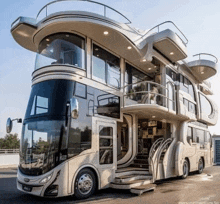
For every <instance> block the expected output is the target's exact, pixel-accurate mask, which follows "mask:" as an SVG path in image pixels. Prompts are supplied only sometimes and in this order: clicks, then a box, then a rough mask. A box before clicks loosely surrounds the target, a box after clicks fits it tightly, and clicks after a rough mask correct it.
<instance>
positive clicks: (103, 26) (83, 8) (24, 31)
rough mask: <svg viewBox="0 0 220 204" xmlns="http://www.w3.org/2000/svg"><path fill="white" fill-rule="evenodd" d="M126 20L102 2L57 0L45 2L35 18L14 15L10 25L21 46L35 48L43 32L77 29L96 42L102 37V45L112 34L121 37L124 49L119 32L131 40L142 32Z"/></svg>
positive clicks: (32, 49)
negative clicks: (14, 18)
mask: <svg viewBox="0 0 220 204" xmlns="http://www.w3.org/2000/svg"><path fill="white" fill-rule="evenodd" d="M129 24H131V21H130V20H129V19H128V18H127V17H126V16H125V15H123V14H122V13H120V12H119V11H117V10H115V9H114V8H112V7H110V6H107V5H105V4H102V3H99V2H95V1H90V0H59V1H52V2H50V3H48V4H46V5H45V6H44V7H43V8H42V9H41V10H40V11H39V12H38V14H37V16H36V19H33V18H29V17H19V18H17V19H16V20H15V21H14V22H13V23H12V25H11V33H12V35H13V37H14V38H15V40H16V41H17V42H18V43H19V44H20V45H21V46H23V47H25V48H26V49H29V50H31V51H34V52H36V51H37V49H38V44H39V43H40V41H41V40H42V39H43V38H44V37H45V36H47V35H51V34H54V33H59V32H70V33H72V32H76V33H80V34H82V35H84V36H88V37H90V38H91V39H93V40H95V41H97V42H99V41H100V40H103V42H102V41H100V44H102V45H103V46H105V43H104V42H105V40H106V38H107V37H108V36H111V39H112V41H114V40H115V41H116V40H118V42H119V43H120V40H122V41H123V43H124V46H123V50H124V49H126V48H127V46H129V43H128V42H125V40H123V39H122V35H125V36H126V37H127V38H128V39H130V40H131V39H133V38H137V37H140V36H142V35H141V34H140V33H139V32H138V31H137V30H136V29H134V28H132V27H131V26H129ZM104 32H106V33H104ZM118 35H121V39H120V38H119V36H118ZM123 38H124V39H125V37H124V36H123ZM99 39H100V40H99ZM109 39H110V38H109ZM128 39H127V40H128ZM108 44H111V42H108ZM131 44H132V43H131ZM112 50H114V49H112ZM133 54H134V53H133Z"/></svg>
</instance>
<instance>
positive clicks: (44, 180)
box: [40, 173, 53, 183]
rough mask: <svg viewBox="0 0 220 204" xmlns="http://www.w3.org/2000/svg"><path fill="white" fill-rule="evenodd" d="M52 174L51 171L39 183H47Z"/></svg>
mask: <svg viewBox="0 0 220 204" xmlns="http://www.w3.org/2000/svg"><path fill="white" fill-rule="evenodd" d="M52 176H53V173H52V174H50V175H49V176H46V177H44V178H43V179H41V180H40V183H47V182H48V181H49V180H50V179H51V178H52Z"/></svg>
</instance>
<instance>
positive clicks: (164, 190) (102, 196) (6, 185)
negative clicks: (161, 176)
mask: <svg viewBox="0 0 220 204" xmlns="http://www.w3.org/2000/svg"><path fill="white" fill-rule="evenodd" d="M16 174H17V169H16V168H7V169H0V203H1V204H8V203H10V204H12V203H15V204H30V203H33V204H35V203H38V204H41V203H47V204H54V203H64V204H65V203H71V204H72V203H86V204H87V203H88V204H93V203H95V204H99V203H100V204H101V203H103V204H130V203H134V204H173V203H178V204H220V166H213V167H209V168H207V169H205V170H204V172H203V173H202V174H196V173H192V174H190V176H189V177H188V178H187V179H185V180H182V179H179V178H171V179H166V180H162V181H159V182H157V188H156V189H155V191H152V192H147V193H144V194H142V195H141V196H136V195H134V194H131V193H130V192H129V191H124V190H114V189H104V190H100V191H98V192H96V193H95V195H93V196H92V197H91V198H89V199H86V200H77V199H76V198H74V197H72V196H68V197H64V198H53V199H49V198H40V197H36V196H32V195H29V194H25V193H23V192H20V191H18V190H17V188H16Z"/></svg>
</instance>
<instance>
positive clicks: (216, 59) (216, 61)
mask: <svg viewBox="0 0 220 204" xmlns="http://www.w3.org/2000/svg"><path fill="white" fill-rule="evenodd" d="M201 55H208V56H211V57H213V58H215V63H216V64H217V63H218V58H217V57H216V56H215V55H212V54H209V53H199V54H196V55H193V57H196V56H199V60H200V56H201Z"/></svg>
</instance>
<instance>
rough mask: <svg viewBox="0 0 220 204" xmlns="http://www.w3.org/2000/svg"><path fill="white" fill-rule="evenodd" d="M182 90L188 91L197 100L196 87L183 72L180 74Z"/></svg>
mask: <svg viewBox="0 0 220 204" xmlns="http://www.w3.org/2000/svg"><path fill="white" fill-rule="evenodd" d="M180 90H182V91H184V92H186V93H188V94H189V95H190V96H191V97H192V99H193V100H194V101H195V91H194V87H193V85H192V83H191V82H190V81H189V80H188V79H187V78H186V77H184V76H183V75H182V74H180Z"/></svg>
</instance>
